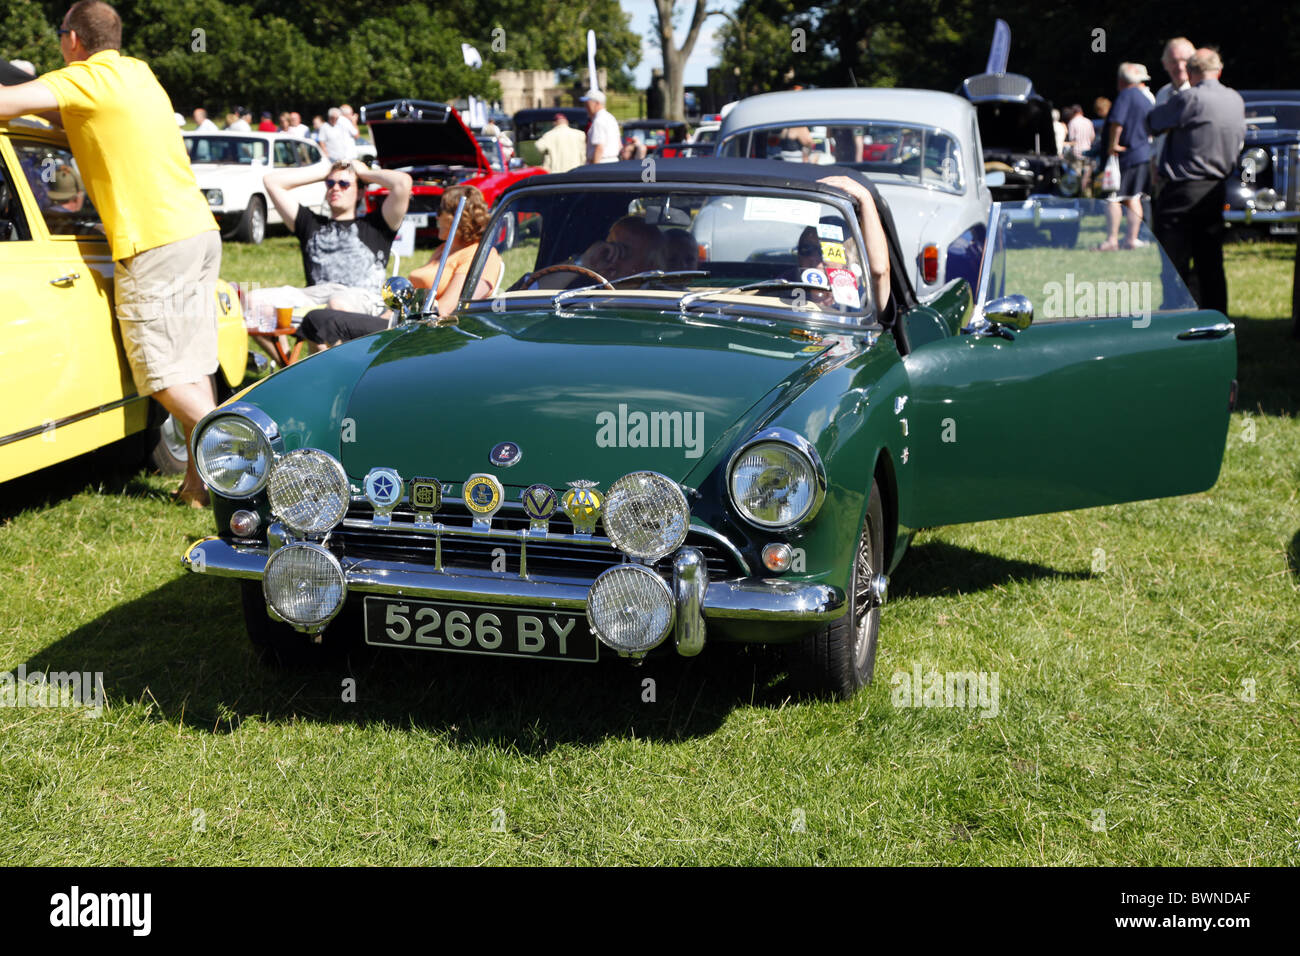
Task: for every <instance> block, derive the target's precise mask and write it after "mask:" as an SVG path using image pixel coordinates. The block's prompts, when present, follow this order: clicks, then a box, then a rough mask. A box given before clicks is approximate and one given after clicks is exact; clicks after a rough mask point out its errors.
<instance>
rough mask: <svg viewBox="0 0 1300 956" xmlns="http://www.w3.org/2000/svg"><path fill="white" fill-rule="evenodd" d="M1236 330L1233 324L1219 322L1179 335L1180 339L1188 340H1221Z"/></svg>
mask: <svg viewBox="0 0 1300 956" xmlns="http://www.w3.org/2000/svg"><path fill="white" fill-rule="evenodd" d="M1234 328H1236V326H1234V325H1233V324H1232V323H1231V322H1219V323H1217V324H1215V325H1202V326H1199V327H1197V328H1194V329H1186V330H1184V331H1182V332H1179V333H1178V336H1177V337H1178V338H1180V339H1183V340H1187V339H1221V338H1223V337H1224V336H1225V335H1231V334H1232V330H1233V329H1234Z"/></svg>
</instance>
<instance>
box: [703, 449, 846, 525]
mask: <svg viewBox="0 0 1300 956" xmlns="http://www.w3.org/2000/svg"><path fill="white" fill-rule="evenodd" d="M727 485H728V488H729V490H730V492H731V501H732V503H733V504H734V505H735V506H736V510H737V511H739V512H740V514H741V517H743V518H744V519H745V520H746V521H748V522H750V523H751V524H755V525H757V526H758V527H760V528H789V527H791V526H793V525H796V524H798V523H799V522H801V521H807V520H809V519H811V518H812V517H813V516H814V515H815V514H816V513H817V509H818V508H820V507H821V503H822V499H823V498H825V496H826V477H825V472H824V471H823V469H822V467H821V461H820V459H819V458H818V457H817V452H816V450H815V449H814V448H813V446H812V444H811V443H809V442H808V441H807V439H805V438H804V437H803V436H802V435H798V434H796V433H795V432H792V431H789V430H788V429H785V428H771V429H768V430H767V431H765V432H763V433H762V434H760V435H758V436H757V437H756V438H755V439H754V440H753V441H751V442H750V443H749V444H748V445H746V446H744V447H743V448H741V449H740V451H738V452H736V454H734V455H733V456H732V457H731V462H730V464H729V465H728V466H727Z"/></svg>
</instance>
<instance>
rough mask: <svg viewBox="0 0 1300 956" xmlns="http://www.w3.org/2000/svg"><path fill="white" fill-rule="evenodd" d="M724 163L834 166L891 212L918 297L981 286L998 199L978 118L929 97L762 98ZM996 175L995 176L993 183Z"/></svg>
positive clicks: (738, 117) (956, 100)
mask: <svg viewBox="0 0 1300 956" xmlns="http://www.w3.org/2000/svg"><path fill="white" fill-rule="evenodd" d="M717 153H718V155H719V156H749V157H753V158H761V159H783V160H786V161H788V162H804V163H834V164H836V165H839V166H848V167H850V168H853V169H858V170H861V171H862V172H864V173H866V174H867V175H868V176H870V177H871V181H872V182H873V183H875V184H876V186H877V188H879V190H880V192H881V194H882V195H883V196H884V197H885V199H886V201H887V202H888V203H889V206H890V208H891V209H892V210H893V212H894V222H895V224H896V225H897V227H898V241H899V245H900V246H901V247H902V249H903V254H904V256H905V257H906V259H907V269H908V275H909V278H910V279H911V280H912V284H913V286H914V287H915V288H916V291H917V294H918V295H920V296H921V297H925V296H927V295H930V294H932V293H934V292H937V291H938V290H939V289H940V288H942V287H943V286H944V285H945V284H946V283H948V282H950V281H951V280H953V279H955V278H959V277H960V278H963V279H966V281H968V282H969V283H970V284H971V286H972V288H973V287H974V286H975V285H976V283H977V280H978V277H979V266H980V257H981V254H982V252H983V249H984V235H985V223H986V222H987V220H988V215H989V207H990V205H991V204H992V201H993V197H992V194H991V193H990V192H989V186H990V185H999V184H1000V182H1001V179H1000V175H1001V174H996V177H997V179H996V181H992V182H991V181H989V180H987V179H986V177H985V172H984V161H983V150H982V147H981V143H980V134H979V125H978V123H977V121H976V114H975V108H974V107H973V106H972V105H971V104H970V103H969V102H967V101H966V100H964V99H962V98H961V97H959V96H954V95H952V94H950V93H938V92H935V91H933V90H894V89H840V90H798V91H793V92H787V93H764V94H762V95H761V96H752V97H749V98H748V99H744V100H741V101H740V102H739V103H737V104H736V106H735V108H734V109H732V110H731V112H729V113H728V114H727V116H726V118H725V119H723V121H722V128H721V129H720V130H719V131H718V148H717ZM990 175H994V174H990Z"/></svg>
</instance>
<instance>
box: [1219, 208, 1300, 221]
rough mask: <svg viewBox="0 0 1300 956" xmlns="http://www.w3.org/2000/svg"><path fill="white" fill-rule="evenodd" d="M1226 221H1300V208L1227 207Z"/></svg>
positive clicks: (1224, 218) (1224, 217)
mask: <svg viewBox="0 0 1300 956" xmlns="http://www.w3.org/2000/svg"><path fill="white" fill-rule="evenodd" d="M1223 221H1224V222H1300V210H1283V211H1281V212H1278V211H1272V212H1261V211H1259V210H1256V209H1225V210H1224V211H1223Z"/></svg>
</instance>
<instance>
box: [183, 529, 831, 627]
mask: <svg viewBox="0 0 1300 956" xmlns="http://www.w3.org/2000/svg"><path fill="white" fill-rule="evenodd" d="M200 555H201V557H200ZM266 561H267V551H266V547H265V546H264V545H263V546H257V547H249V546H244V545H233V544H231V543H230V542H228V541H225V540H224V539H222V538H217V537H211V538H204V539H203V540H201V541H196V542H195V543H194V544H193V545H191V546H190V548H189V549H188V550H187V551H186V553H185V555H184V556H183V557H182V558H181V564H182V565H183V566H184V567H185V568H186V569H187V570H189V571H194V572H196V573H202V574H209V575H211V576H212V577H220V578H244V579H250V580H256V579H258V578H261V577H262V574H263V572H264V570H265V568H266ZM340 564H341V565H342V567H343V574H344V578H345V580H346V582H347V588H348V592H349V593H354V592H355V593H361V594H390V595H401V596H405V597H420V598H427V599H430V600H448V601H470V602H474V601H482V602H494V603H498V604H509V605H518V606H521V607H551V608H569V609H574V610H584V609H585V608H586V606H587V591H588V589H589V587H590V582H589V581H586V580H578V579H567V580H566V579H558V578H557V579H550V580H546V581H541V580H538V579H536V578H530V579H527V580H524V579H521V578H517V577H513V576H511V577H502V576H501V575H498V574H493V573H491V572H486V571H485V572H480V573H477V574H476V573H474V572H473V571H472V570H470V569H467V570H465V571H462V572H458V573H456V574H449V573H446V572H437V571H429V570H425V569H423V568H417V567H413V566H411V565H409V564H403V563H400V562H394V561H374V560H370V559H357V558H344V559H343V560H342V561H341V562H340ZM200 567H201V568H202V570H201V571H200ZM701 606H702V609H703V614H704V619H705V620H706V621H708V620H710V619H713V618H717V619H718V620H735V621H762V620H769V621H795V622H798V621H808V622H818V621H829V620H834V619H835V618H837V617H840V616H842V615H843V614H844V612H845V610H846V608H847V603H846V601H845V598H844V592H843V591H841V590H840V589H839V588H836V587H831V586H830V585H825V584H798V583H795V582H790V581H773V580H768V579H758V578H740V579H737V580H732V581H710V582H708V585H707V587H706V588H705V591H704V600H703V602H702V605H701Z"/></svg>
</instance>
